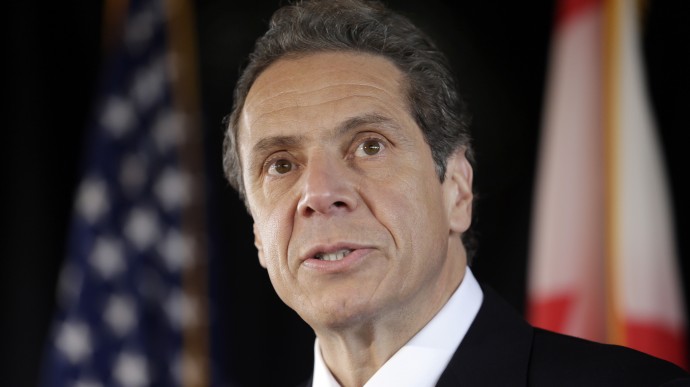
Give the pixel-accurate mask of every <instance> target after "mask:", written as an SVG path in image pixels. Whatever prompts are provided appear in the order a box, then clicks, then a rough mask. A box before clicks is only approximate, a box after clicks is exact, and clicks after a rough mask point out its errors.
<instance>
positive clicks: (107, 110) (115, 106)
mask: <svg viewBox="0 0 690 387" xmlns="http://www.w3.org/2000/svg"><path fill="white" fill-rule="evenodd" d="M135 119H136V115H135V111H134V106H132V103H131V102H130V101H128V100H127V99H124V98H122V97H116V96H113V97H110V98H109V99H108V101H107V102H106V104H105V107H104V108H103V112H102V113H101V119H100V122H101V125H103V127H104V128H105V129H106V130H107V131H108V132H110V134H111V135H112V136H113V137H115V138H122V136H124V135H125V134H127V132H129V131H130V130H132V129H133V128H134V124H135Z"/></svg>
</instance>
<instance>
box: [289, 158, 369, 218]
mask: <svg viewBox="0 0 690 387" xmlns="http://www.w3.org/2000/svg"><path fill="white" fill-rule="evenodd" d="M348 172H349V171H348V170H347V166H345V165H343V161H342V160H334V159H331V158H329V157H319V158H315V159H313V160H311V162H310V163H309V164H308V165H307V166H306V168H305V171H304V175H303V179H304V180H303V184H304V185H303V187H302V189H303V192H302V197H301V198H300V201H299V203H298V204H297V211H298V212H299V213H300V214H301V215H303V216H312V215H315V214H322V215H335V214H338V213H343V212H348V211H352V210H354V209H355V207H356V205H357V193H356V190H355V188H354V186H353V184H352V179H351V177H349V173H348Z"/></svg>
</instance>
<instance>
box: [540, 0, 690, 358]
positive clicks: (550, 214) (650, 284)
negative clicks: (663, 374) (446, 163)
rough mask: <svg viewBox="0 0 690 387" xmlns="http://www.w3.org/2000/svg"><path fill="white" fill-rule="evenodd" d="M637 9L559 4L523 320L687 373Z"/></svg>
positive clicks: (565, 0)
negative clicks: (666, 363)
mask: <svg viewBox="0 0 690 387" xmlns="http://www.w3.org/2000/svg"><path fill="white" fill-rule="evenodd" d="M638 6H639V4H638V2H637V1H629V0H561V1H560V2H559V8H558V13H557V18H556V23H555V30H554V36H553V40H552V47H551V50H552V51H551V57H550V72H549V74H548V78H547V84H548V88H547V91H546V95H545V97H546V99H545V101H546V103H545V110H544V112H545V113H544V120H543V128H542V138H541V144H540V154H539V169H538V175H537V186H536V191H535V194H536V197H535V199H536V201H535V205H534V211H535V212H534V218H533V228H532V241H531V256H530V268H529V291H528V310H527V317H528V319H529V320H530V322H532V323H533V324H534V325H536V326H539V327H543V328H546V329H550V330H554V331H558V332H563V333H567V334H571V335H574V336H579V337H583V338H587V339H590V340H595V341H600V342H609V343H615V344H622V345H625V346H629V347H632V348H635V349H638V350H641V351H643V352H647V353H649V354H652V355H655V356H657V357H661V358H664V359H667V360H669V361H672V362H674V363H676V364H678V365H680V366H682V367H685V368H687V361H686V360H687V357H686V341H685V335H686V331H685V329H686V319H685V310H684V302H683V297H682V287H681V285H680V275H679V269H678V267H677V266H678V263H677V253H676V244H675V236H674V230H673V218H672V215H673V213H672V210H671V197H670V194H669V188H668V184H667V181H666V173H665V170H664V166H663V155H662V153H661V149H660V143H659V140H658V138H657V134H656V128H655V123H654V119H653V117H652V116H653V115H652V111H651V106H650V103H649V100H648V96H647V91H646V84H645V79H644V69H643V63H642V55H641V47H640V46H641V41H640V27H639V21H640V18H639V15H638V12H639V7H638Z"/></svg>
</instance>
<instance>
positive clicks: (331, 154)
mask: <svg viewBox="0 0 690 387" xmlns="http://www.w3.org/2000/svg"><path fill="white" fill-rule="evenodd" d="M238 141H239V148H240V149H239V150H240V159H241V165H242V178H243V179H244V182H245V186H246V194H247V199H248V203H249V207H250V210H251V213H252V216H253V218H254V234H255V238H256V245H257V248H258V250H259V258H260V262H261V264H262V265H263V266H264V267H266V268H267V269H268V274H269V276H270V279H271V282H272V284H273V286H274V287H275V289H276V291H277V293H278V295H279V296H280V297H281V298H282V300H283V301H284V302H285V303H286V304H288V305H289V306H290V307H292V308H293V309H294V310H296V311H297V312H298V313H299V314H300V315H301V316H302V318H303V319H304V320H305V321H307V322H308V323H309V324H310V325H311V326H312V328H314V329H315V330H317V333H318V332H319V328H334V327H347V326H350V325H352V324H364V323H367V322H370V321H373V320H384V319H387V318H400V317H401V316H417V315H420V316H423V315H425V314H431V315H433V313H435V312H436V311H437V310H438V308H440V305H443V303H445V301H446V299H447V297H448V295H449V294H450V293H452V290H453V289H455V287H456V286H457V284H458V283H459V282H460V280H461V278H462V276H463V274H464V267H465V256H464V249H463V248H462V245H461V242H460V238H459V235H460V233H462V232H464V231H465V230H466V229H467V228H468V227H469V224H470V218H471V216H470V215H471V214H470V211H471V201H472V194H471V179H472V171H471V167H470V166H469V163H468V162H467V160H466V159H465V157H464V153H463V152H457V153H456V154H455V155H454V156H452V157H451V159H450V160H449V163H448V173H447V174H446V176H447V177H446V179H445V181H444V183H441V182H440V180H439V178H438V176H437V174H436V171H435V167H434V162H433V159H432V156H431V150H430V148H429V146H428V145H427V144H426V142H425V140H424V137H423V135H422V132H421V130H420V129H419V127H418V126H417V124H416V123H415V121H414V119H413V118H412V116H411V115H410V113H409V108H408V103H407V101H406V99H405V93H404V78H403V75H402V73H401V72H400V71H399V70H398V69H397V68H396V67H395V66H394V65H393V64H391V63H390V62H389V61H388V60H386V59H384V58H382V57H379V56H375V55H367V54H355V53H318V54H312V55H308V56H306V57H301V58H298V59H281V60H279V61H277V62H276V63H274V64H272V65H271V66H270V67H269V68H268V69H266V70H265V71H264V72H263V73H262V74H261V75H260V76H259V77H258V79H257V80H256V82H255V83H254V85H253V86H252V88H251V90H250V92H249V95H248V97H247V100H246V104H245V106H244V109H243V111H242V116H241V119H240V132H239V140H238ZM431 309H434V310H433V311H432V310H431ZM406 311H409V313H406ZM410 313H411V314H410ZM426 317H428V316H424V318H426ZM415 318H416V317H415Z"/></svg>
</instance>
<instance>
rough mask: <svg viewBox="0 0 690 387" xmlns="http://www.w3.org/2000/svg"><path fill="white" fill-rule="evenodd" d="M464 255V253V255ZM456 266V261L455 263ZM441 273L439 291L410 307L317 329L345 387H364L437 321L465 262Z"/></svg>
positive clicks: (418, 298) (422, 293)
mask: <svg viewBox="0 0 690 387" xmlns="http://www.w3.org/2000/svg"><path fill="white" fill-rule="evenodd" d="M462 253H464V250H463V251H462ZM451 262H453V261H451ZM455 262H458V264H451V266H450V267H445V268H443V270H441V272H440V273H441V277H442V278H439V280H438V281H437V282H436V284H438V285H437V286H436V287H434V288H432V289H430V290H427V291H420V292H419V294H418V295H417V296H416V297H415V299H414V300H412V301H411V302H410V303H409V305H406V306H405V307H403V308H401V309H399V310H396V311H394V312H389V313H384V312H382V313H378V314H377V316H376V317H375V318H370V319H365V321H361V322H358V323H357V324H352V325H348V326H346V327H343V326H338V327H321V328H320V329H315V331H316V335H317V336H318V338H319V346H320V350H321V356H322V357H323V359H324V362H325V363H326V365H327V366H328V369H329V370H330V371H331V373H332V374H333V376H334V377H335V378H336V379H337V380H338V382H339V383H340V384H341V385H342V386H344V387H354V386H363V385H364V384H365V383H366V382H367V381H368V380H369V379H370V378H371V377H372V376H373V375H374V374H375V373H376V371H378V369H379V368H381V367H382V366H383V364H384V363H385V362H386V361H388V359H390V358H391V357H392V356H393V355H394V354H395V353H396V352H397V351H398V350H399V349H400V348H402V347H403V346H404V345H405V344H406V343H407V342H408V341H409V340H410V339H412V337H414V335H416V334H417V333H418V332H419V331H420V330H421V329H422V328H423V327H424V326H426V324H428V323H429V321H431V319H433V317H434V316H435V315H436V314H437V313H438V311H439V310H441V308H443V306H444V305H445V304H446V302H448V299H449V298H450V297H451V295H452V294H453V292H454V291H455V290H456V289H457V287H458V286H459V285H460V282H462V279H463V277H464V275H465V260H464V259H463V260H457V261H455Z"/></svg>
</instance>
